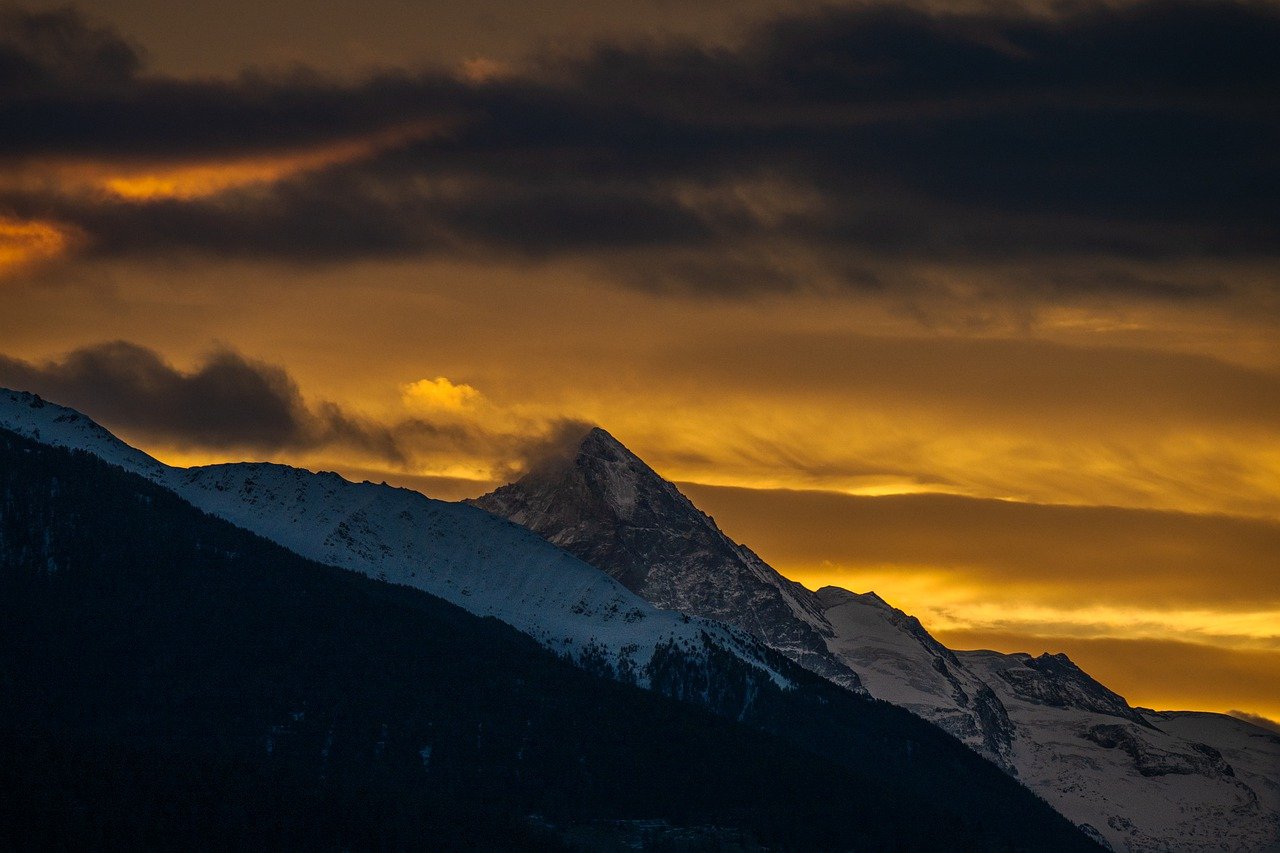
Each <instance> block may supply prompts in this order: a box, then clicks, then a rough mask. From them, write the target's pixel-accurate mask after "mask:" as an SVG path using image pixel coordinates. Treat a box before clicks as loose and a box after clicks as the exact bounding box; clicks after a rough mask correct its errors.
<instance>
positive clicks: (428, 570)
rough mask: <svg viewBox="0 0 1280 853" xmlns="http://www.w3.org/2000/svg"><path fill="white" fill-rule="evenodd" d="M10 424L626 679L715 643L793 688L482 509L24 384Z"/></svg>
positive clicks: (751, 646)
mask: <svg viewBox="0 0 1280 853" xmlns="http://www.w3.org/2000/svg"><path fill="white" fill-rule="evenodd" d="M0 428H5V429H9V430H12V431H13V432H16V433H18V434H20V435H23V436H26V437H28V438H32V439H35V440H37V441H42V442H45V443H48V444H52V445H56V446H60V447H67V448H71V449H77V450H83V451H86V452H88V453H92V454H94V455H96V456H99V457H100V458H102V459H104V460H105V461H107V462H110V463H112V464H114V465H117V466H119V467H121V468H124V469H125V470H127V471H130V472H133V473H136V474H140V475H142V476H144V477H146V478H148V479H149V480H152V481H153V482H155V483H157V484H159V485H162V486H164V487H166V488H168V489H171V490H172V491H174V492H175V493H177V494H178V495H179V496H180V497H182V498H183V499H185V500H187V501H189V502H190V503H192V504H193V505H195V506H196V507H198V508H199V509H201V510H203V511H205V512H207V513H209V514H211V515H215V516H219V517H221V518H224V519H226V520H227V521H230V522H231V523H233V524H236V525H237V526H240V527H243V528H244V529H246V530H249V531H251V532H253V533H256V534H258V535H260V536H263V537H264V538H266V539H270V540H272V541H274V542H276V543H278V544H280V545H283V546H284V547H286V548H288V549H290V550H292V551H294V552H296V553H298V554H301V555H302V556H305V557H308V558H311V559H314V560H317V561H319V562H323V563H326V564H329V565H334V566H338V567H341V568H345V569H349V570H352V571H357V572H360V573H362V574H365V575H369V576H371V577H374V578H378V579H381V580H385V581H389V582H391V583H398V584H404V585H406V586H411V587H416V588H418V589H422V590H424V591H426V592H429V593H432V594H433V595H437V596H439V597H441V598H444V599H445V600H447V601H450V602H452V603H454V604H457V605H458V606H460V607H462V608H464V609H465V610H468V611H470V612H472V613H475V614H477V615H481V616H494V617H496V618H498V619H501V620H502V621H504V622H507V623H508V624H511V625H512V626H514V627H515V628H517V629H519V630H521V631H523V632H525V633H527V634H529V635H530V636H532V637H534V638H535V639H537V640H538V641H539V642H541V643H542V644H543V645H545V646H547V647H548V648H550V649H552V650H553V651H555V652H557V653H559V654H562V655H564V656H566V657H569V658H571V659H573V660H574V661H576V662H578V663H580V664H582V665H584V666H589V667H590V668H592V669H595V670H598V671H601V670H603V671H607V672H609V673H610V674H612V675H613V676H614V677H617V678H620V679H622V680H625V681H630V682H634V683H637V684H639V685H641V686H647V685H648V674H647V671H646V668H647V666H648V664H649V663H650V661H651V660H652V659H653V657H654V654H655V652H656V651H658V650H659V649H671V648H675V649H678V650H680V651H681V652H683V653H685V654H687V655H690V656H693V657H704V656H705V654H706V652H707V647H708V646H713V647H717V648H720V649H723V650H726V651H728V652H729V653H731V654H732V655H734V656H735V657H737V658H738V659H740V660H742V661H744V662H745V663H746V664H748V665H749V666H750V667H753V668H754V669H755V670H756V671H758V672H760V673H761V675H762V677H765V678H768V679H770V680H772V681H773V682H774V683H776V684H778V685H779V686H783V687H786V686H789V685H790V682H789V680H788V679H787V678H786V677H785V676H784V675H783V674H782V673H781V672H779V670H778V668H777V666H776V665H775V663H776V661H775V659H774V658H773V656H772V655H771V654H770V653H768V652H767V650H765V649H763V648H761V647H760V645H759V643H758V642H756V641H755V640H753V639H752V638H751V637H749V636H748V635H746V634H745V633H743V632H741V631H737V630H734V629H732V628H729V627H727V626H725V625H722V624H719V623H716V622H712V621H709V620H705V619H698V618H691V617H688V616H685V615H683V614H680V613H675V612H671V611H667V610H660V609H658V608H655V607H654V606H653V605H651V604H650V603H649V602H647V601H645V600H644V599H642V598H640V597H638V596H636V595H635V594H633V593H632V592H630V591H629V590H627V589H626V588H625V587H624V586H622V585H621V584H620V583H618V582H617V581H615V580H614V579H612V578H610V577H609V576H608V575H606V574H604V573H602V572H600V571H599V570H598V569H596V568H594V567H592V566H589V565H587V564H586V563H583V562H582V561H580V560H577V559H575V558H574V557H572V556H571V555H569V554H567V553H565V552H564V551H562V550H560V549H559V548H556V547H554V546H553V545H550V544H548V543H547V542H546V541H545V540H543V539H542V538H541V537H539V536H536V535H534V534H532V533H530V532H529V531H528V530H526V529H524V528H522V527H519V526H517V525H515V524H512V523H510V522H508V521H505V520H503V519H499V518H495V517H494V516H491V515H489V514H488V513H486V512H483V511H482V510H479V509H476V508H475V507H471V506H467V505H464V504H456V503H448V502H444V501H437V500H433V499H431V498H428V497H425V496H424V495H421V494H419V493H417V492H413V491H409V490H407V489H398V488H394V487H391V486H383V485H375V484H372V483H367V482H366V483H351V482H348V481H346V480H344V479H342V478H341V477H339V476H338V475H337V474H331V473H328V474H313V473H311V472H308V471H303V470H301V469H297V468H290V467H287V466H283V465H272V464H254V463H239V464H230V465H213V466H207V467H200V468H190V469H184V468H174V467H170V466H166V465H163V464H162V463H160V462H158V461H156V460H155V459H152V458H151V457H150V456H147V455H146V454H145V453H142V452H141V451H138V450H136V449H134V448H132V447H129V446H128V445H127V444H125V443H123V442H121V441H120V440H119V439H117V438H116V437H115V436H113V435H112V434H111V433H110V432H108V431H107V430H105V429H103V428H102V427H100V426H98V425H97V424H96V423H94V422H93V421H92V420H90V419H88V418H86V417H85V416H83V415H81V414H79V413H78V412H75V411H74V410H72V409H67V408H64V407H62V406H57V405H55V404H52V403H48V402H45V401H43V400H41V399H40V398H39V397H37V396H35V395H32V394H28V393H24V392H14V391H8V390H0Z"/></svg>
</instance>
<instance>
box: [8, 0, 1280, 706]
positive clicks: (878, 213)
mask: <svg viewBox="0 0 1280 853" xmlns="http://www.w3.org/2000/svg"><path fill="white" fill-rule="evenodd" d="M1278 48H1280V5H1277V4H1276V3H1264V2H1226V0H1196V2H1164V1H1163V0H1161V2H1123V1H1122V0H1115V2H1101V0H1100V2H1074V0H1053V1H1052V2H1018V0H1003V2H991V3H988V2H980V0H973V2H964V3H945V4H943V3H932V2H928V0H921V2H905V0H903V1H898V0H874V1H873V2H846V3H843V4H841V3H838V2H837V3H819V2H803V1H802V2H790V3H781V2H774V0H746V2H733V3H730V2H719V0H711V2H706V3H700V4H693V5H690V4H676V3H672V2H670V0H638V2H635V3H631V4H617V3H589V2H582V0H579V2H569V0H542V2H513V1H512V0H473V2H468V3H465V4H464V3H458V2H443V0H418V1H417V2H414V0H365V2H360V3H356V2H341V0H327V2H314V0H312V1H311V2H306V3H303V2H292V0H282V1H281V2H272V3H264V2H260V1H259V2H248V0H226V2H220V3H216V4H215V3H188V4H173V3H168V2H160V0H96V2H94V3H92V4H85V5H82V6H79V7H77V6H68V5H65V4H64V3H44V2H27V3H24V4H8V5H0V385H5V386H8V387H15V388H21V389H24V390H32V391H35V392H37V393H40V394H42V395H44V396H46V397H48V398H50V399H53V400H55V401H58V402H61V403H64V404H67V405H71V406H74V407H76V408H78V409H80V410H82V411H84V412H85V413H86V414H88V415H90V416H91V417H93V418H95V419H97V420H98V421H100V422H101V423H103V424H104V425H105V426H107V427H108V428H110V429H112V430H113V431H115V432H116V433H117V434H119V435H120V436H121V437H123V438H125V439H126V440H128V441H130V442H131V443H133V444H135V445H136V446H139V447H141V448H143V449H145V450H147V451H148V452H150V453H152V454H153V455H155V456H157V457H159V458H161V459H163V460H165V461H167V462H171V463H174V464H205V463H210V462H217V461H229V460H241V459H270V460H275V461H280V462H286V463H290V464H297V465H303V466H306V467H309V468H312V469H315V470H337V471H340V472H342V473H344V474H345V475H347V476H349V477H352V478H355V479H370V480H373V481H387V482H391V483H395V484H399V485H405V486H409V487H412V488H417V489H420V490H422V491H423V492H425V493H426V494H428V495H431V496H433V497H440V498H444V499H457V498H462V497H469V496H475V495H478V494H481V493H483V492H485V491H487V490H489V489H491V488H493V487H494V486H496V485H498V484H500V483H503V482H507V481H509V480H510V479H512V478H514V477H518V476H519V474H520V472H521V471H522V470H524V468H525V467H527V466H528V465H529V464H531V463H532V462H534V461H536V459H537V458H538V457H539V456H540V455H541V454H544V453H546V452H548V450H549V449H552V448H554V447H556V446H557V445H558V444H560V443H563V442H564V441H565V440H566V439H567V437H570V436H573V435H575V434H580V431H581V428H582V426H583V425H585V424H596V425H600V426H603V427H604V428H605V429H607V430H609V431H610V432H611V433H613V434H614V435H615V436H617V437H618V438H619V439H620V440H621V441H623V442H624V443H625V444H626V445H627V446H629V447H630V448H631V449H632V450H633V451H635V452H636V453H637V454H639V455H640V456H641V457H642V458H644V459H645V460H646V461H648V462H649V463H650V464H651V465H652V466H653V467H654V468H655V469H656V470H657V471H658V472H659V473H661V474H663V475H664V476H666V477H668V478H669V479H672V480H674V481H677V482H679V483H680V484H681V487H682V488H683V489H684V490H685V491H686V492H687V493H688V494H689V495H690V497H691V498H692V499H693V500H694V501H695V502H696V503H697V504H698V505H699V506H700V507H702V508H703V509H704V510H706V511H708V512H710V513H711V514H713V515H714V516H715V518H716V519H717V521H718V522H719V523H720V524H721V526H722V527H723V528H724V529H725V530H726V531H727V532H728V533H729V534H730V535H731V536H733V537H734V538H735V539H737V540H738V541H742V542H745V543H747V544H748V545H750V546H751V547H752V548H753V549H755V550H756V551H758V552H759V553H760V554H761V555H762V556H763V557H764V558H765V559H766V560H768V561H770V562H771V563H772V564H773V565H774V566H775V567H776V568H778V569H779V570H780V571H782V572H783V573H784V574H786V575H788V576H790V577H792V578H795V579H796V580H799V581H801V582H802V583H805V584H806V585H808V586H810V587H817V586H821V585H824V584H836V585H840V586H845V587H848V588H850V589H853V590H855V591H859V592H862V591H867V590H875V591H876V592H877V593H879V594H880V595H881V596H882V597H884V598H885V599H887V600H888V601H890V602H891V603H893V604H895V605H896V606H898V607H901V608H902V609H904V610H906V611H908V612H910V613H913V614H915V615H917V616H919V617H920V618H921V620H922V621H923V622H924V624H925V625H926V627H928V628H929V629H930V630H931V631H933V632H934V633H935V634H936V635H937V636H938V637H939V638H940V639H942V640H943V641H944V642H946V643H948V644H950V645H952V646H953V647H957V648H995V649H999V650H1002V651H1028V652H1032V653H1039V652H1043V651H1051V652H1059V651H1065V652H1067V653H1068V654H1070V655H1071V656H1072V658H1073V659H1074V660H1076V661H1077V662H1078V663H1079V664H1080V665H1081V666H1083V667H1084V668H1085V669H1086V670H1087V671H1089V672H1091V673H1092V674H1094V675H1095V676H1096V677H1098V678H1100V679H1101V680H1103V681H1104V682H1105V683H1107V684H1108V685H1109V686H1111V687H1113V688H1114V689H1116V690H1117V691H1118V692H1120V693H1121V694H1123V695H1125V696H1126V697H1127V698H1128V699H1129V700H1130V701H1131V702H1133V703H1135V704H1141V705H1145V706H1151V707H1158V708H1195V709H1205V710H1216V711H1229V710H1236V711H1241V712H1247V713H1252V714H1259V715H1263V716H1266V717H1269V718H1271V719H1273V720H1274V719H1280V690H1278V689H1277V688H1276V687H1275V685H1276V684H1278V683H1280V428H1278V426H1277V425H1278V424H1280V264H1278V263H1277V260H1278V256H1280V210H1278V209H1277V207H1278V205H1280V98H1278V97H1277V94H1276V93H1277V92H1280V49H1278Z"/></svg>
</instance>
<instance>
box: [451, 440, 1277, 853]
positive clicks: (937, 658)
mask: <svg viewBox="0 0 1280 853" xmlns="http://www.w3.org/2000/svg"><path fill="white" fill-rule="evenodd" d="M475 503H476V504H477V505H478V506H481V507H483V508H485V509H487V510H489V511H490V512H493V513H495V514H499V515H503V516H505V517H507V518H509V519H511V520H513V521H517V522H519V523H521V524H523V525H525V526H527V527H529V528H530V529H532V530H535V531H537V532H538V533H540V534H542V535H543V536H545V537H546V538H547V539H548V540H550V541H551V542H554V543H555V544H557V545H559V546H560V547H562V548H565V549H566V550H568V551H570V552H571V553H573V554H575V555H577V556H578V557H580V558H582V559H583V560H585V561H586V562H589V563H592V564H593V565H596V566H598V567H599V568H601V569H603V570H605V571H607V572H608V573H610V574H611V575H613V576H614V577H615V578H617V579H618V580H620V581H621V582H622V583H624V584H625V585H626V586H627V587H628V588H630V589H632V590H633V591H635V592H637V593H639V594H640V595H642V596H643V597H645V598H647V599H649V600H650V601H652V602H653V603H655V604H657V605H658V606H661V607H675V608H679V609H682V610H686V611H688V612H690V613H694V614H697V615H701V616H706V617H708V618H713V619H717V620H721V621H724V622H727V623H729V624H733V625H736V626H738V627H740V628H742V629H744V630H746V631H749V632H751V633H752V634H753V635H755V636H756V637H759V638H760V639H761V640H763V641H764V642H766V643H768V644H770V645H772V646H773V647H774V648H776V649H778V650H779V651H781V652H783V653H784V654H786V655H788V656H790V657H791V658H792V659H793V660H795V661H797V662H799V663H801V664H803V665H804V666H807V667H809V668H811V669H813V670H814V671H816V672H819V673H821V674H823V675H826V676H827V677H829V678H832V679H833V680H836V681H837V682H839V683H841V684H844V685H846V686H849V687H851V688H853V689H859V688H858V685H861V687H862V688H865V689H866V690H867V691H868V692H870V694H871V695H872V696H875V697H876V698H880V699H884V700H886V701H888V702H892V703H894V704H896V705H899V706H901V707H904V708H907V709H908V710H911V711H913V712H914V713H916V714H917V715H919V716H921V717H923V718H925V719H927V720H930V721H932V722H934V723H936V724H937V725H939V726H940V727H942V728H944V729H945V730H946V731H948V732H950V733H951V734H953V735H954V736H956V737H957V738H959V739H960V740H961V741H962V742H964V743H966V744H968V745H969V746H970V747H972V748H973V749H975V750H977V751H978V752H979V753H981V754H983V755H985V756H986V757H987V758H989V759H991V760H992V761H994V762H996V763H997V764H999V765H1000V766H1002V767H1004V768H1005V769H1006V770H1007V771H1008V772H1010V773H1012V774H1014V775H1016V776H1017V777H1018V778H1020V779H1021V780H1022V781H1023V782H1024V783H1025V784H1026V785H1028V786H1029V787H1030V788H1032V789H1033V790H1034V791H1036V792H1037V793H1038V794H1040V795H1041V796H1042V797H1044V798H1045V799H1046V800H1048V801H1049V802H1050V804H1052V805H1053V806H1054V807H1055V808H1057V809H1058V810H1059V811H1060V812H1061V813H1062V814H1064V815H1065V816H1067V817H1068V818H1069V819H1071V820H1072V821H1073V822H1074V823H1076V824H1077V825H1079V826H1081V827H1084V828H1086V831H1088V832H1090V834H1092V835H1094V836H1095V837H1096V838H1098V839H1100V840H1104V841H1105V842H1106V843H1107V844H1110V845H1111V846H1112V847H1114V848H1115V849H1117V850H1132V851H1156V850H1176V851H1181V850H1210V849H1213V850H1217V849H1228V850H1237V849H1240V850H1259V849H1267V848H1268V847H1269V846H1270V845H1273V844H1280V738H1277V737H1276V736H1275V735H1272V734H1270V733H1268V732H1265V731H1263V730H1262V729H1258V728H1256V727H1253V726H1249V725H1248V724H1247V723H1243V722H1241V721H1239V720H1236V719H1234V718H1231V717H1226V716H1224V715H1220V714H1186V713H1178V712H1173V713H1168V712H1166V713H1155V712H1145V711H1139V710H1138V709H1134V708H1132V707H1130V706H1129V704H1128V703H1127V702H1126V701H1125V700H1124V699H1123V698H1122V697H1121V696H1119V695H1118V694H1116V693H1114V692H1113V691H1111V690H1109V689H1107V688H1106V687H1104V686H1103V685H1101V684H1099V683H1098V682H1097V681H1095V680H1094V679H1093V678H1091V677H1089V676H1088V675H1087V674H1086V673H1085V672H1083V671H1082V670H1080V669H1079V668H1078V667H1077V666H1076V665H1075V664H1074V663H1072V662H1071V661H1070V660H1069V659H1068V658H1067V657H1066V656H1065V655H1048V654H1046V655H1041V656H1039V657H1032V656H1030V655H1025V654H1014V655H1007V654H1000V653H997V652H985V651H982V652H956V651H952V650H951V649H948V648H946V647H945V646H943V645H942V644H941V643H939V642H938V641H937V640H935V639H934V638H933V637H932V636H930V635H929V633H928V631H926V630H925V629H924V627H923V626H922V625H921V624H920V622H919V620H917V619H916V618H914V617H912V616H909V615H907V614H905V613H903V612H902V611H900V610H897V609H895V608H893V607H892V606H890V605H889V604H887V603H886V602H884V601H883V600H882V599H880V598H879V597H878V596H876V595H875V594H874V593H864V594H857V593H852V592H849V591H848V590H844V589H839V588H837V587H824V588H823V589H820V590H818V591H817V592H813V591H810V590H808V589H806V588H804V587H803V586H801V585H799V584H797V583H794V582H792V581H789V580H787V579H786V578H784V577H782V576H781V575H779V574H778V573H777V572H776V571H774V570H773V569H772V568H770V567H769V566H768V565H767V564H766V563H764V561H763V560H761V559H760V558H759V557H758V556H756V555H755V554H754V553H752V552H751V551H750V550H749V549H747V548H746V547H745V546H743V545H739V544H737V543H734V542H733V541H731V540H730V539H729V538H728V537H726V536H725V535H724V534H723V533H722V532H721V531H720V530H719V528H717V527H716V525H715V523H714V521H713V520H712V519H711V518H709V517H708V516H706V515H704V514H703V513H702V512H700V511H699V510H698V509H697V508H696V507H694V505H693V504H692V503H691V502H690V501H689V500H688V499H687V498H685V496H684V495H682V494H681V493H680V492H679V491H678V490H677V489H676V488H675V486H674V485H672V484H671V483H668V482H666V481H665V480H663V479H662V478H661V477H659V476H658V475H657V474H656V473H654V472H653V471H652V470H651V469H650V468H649V467H648V466H647V465H645V463H644V462H642V461H641V460H640V459H638V458H637V457H636V456H635V455H633V454H632V453H631V452H630V451H628V450H627V449H626V448H625V447H623V446H622V445H621V444H620V443H619V442H617V441H616V440H615V439H614V438H612V437H611V436H610V435H609V434H608V433H606V432H604V431H603V430H599V429H596V430H593V431H592V432H590V433H589V434H588V435H587V436H586V437H585V438H584V439H583V440H582V441H581V443H580V444H578V445H577V446H576V447H574V448H572V449H571V450H570V451H569V452H568V453H566V454H564V455H562V456H560V457H557V458H556V459H553V460H550V461H548V462H546V463H544V464H543V465H542V466H540V467H539V468H537V469H536V470H534V471H531V472H530V473H529V474H528V475H527V476H525V477H524V478H522V479H521V480H520V481H518V482H516V483H513V484H511V485H508V486H504V487H502V488H500V489H498V490H496V491H495V492H493V493H491V494H489V495H486V496H484V497H482V498H479V499H478V500H476V501H475Z"/></svg>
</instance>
